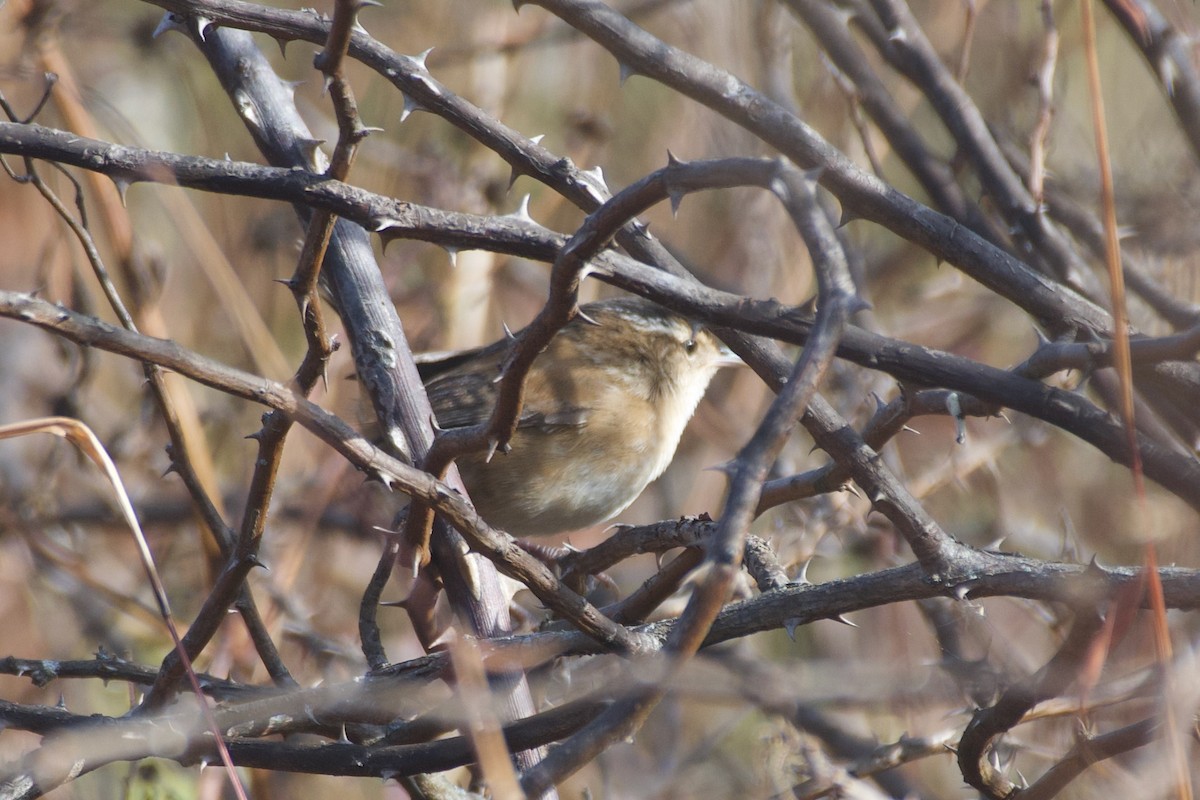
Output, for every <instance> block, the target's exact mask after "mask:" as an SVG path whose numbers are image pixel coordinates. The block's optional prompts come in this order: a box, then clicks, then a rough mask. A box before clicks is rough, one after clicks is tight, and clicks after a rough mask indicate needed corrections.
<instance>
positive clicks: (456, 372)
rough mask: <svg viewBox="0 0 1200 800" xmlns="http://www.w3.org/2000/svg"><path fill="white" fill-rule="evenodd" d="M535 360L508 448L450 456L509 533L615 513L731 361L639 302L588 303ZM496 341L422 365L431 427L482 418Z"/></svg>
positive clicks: (667, 452)
mask: <svg viewBox="0 0 1200 800" xmlns="http://www.w3.org/2000/svg"><path fill="white" fill-rule="evenodd" d="M581 311H582V314H581V315H580V316H577V317H575V319H574V320H572V321H571V322H570V323H569V324H568V325H567V326H566V327H564V328H563V329H562V330H561V331H559V333H558V334H557V335H556V336H555V337H554V338H553V339H552V340H551V342H550V344H549V345H548V346H547V348H546V349H545V350H544V351H543V352H542V353H541V354H540V355H539V356H538V357H537V359H536V360H535V361H534V363H533V366H532V368H531V369H530V372H529V377H528V379H527V381H526V384H525V406H524V410H523V411H522V414H521V419H520V422H519V423H518V428H517V432H516V435H515V436H514V437H513V439H512V441H511V442H510V443H509V444H510V448H511V449H510V450H509V451H508V452H498V453H496V454H495V455H494V456H493V457H492V459H491V460H490V461H487V460H486V459H485V457H484V456H483V455H482V454H480V455H475V456H471V457H467V458H462V459H459V461H458V467H459V471H460V472H461V473H462V478H463V482H464V483H466V486H467V491H468V492H469V493H470V495H471V499H472V500H473V501H474V502H475V507H476V508H477V509H478V510H479V513H480V514H481V515H482V516H483V518H484V519H485V520H487V522H488V523H489V524H491V525H493V526H496V527H498V528H501V529H503V530H506V531H508V532H510V533H512V534H514V535H516V536H544V535H550V534H554V533H561V532H564V531H572V530H578V529H580V528H586V527H588V526H589V525H595V524H596V523H599V522H603V521H604V520H607V519H610V518H612V517H613V516H615V515H616V514H619V513H620V512H621V511H623V510H624V509H625V508H626V507H628V506H629V504H630V503H632V502H633V501H634V500H635V499H636V498H637V496H638V495H639V494H641V492H642V490H643V489H645V488H646V485H647V484H648V483H650V481H652V480H654V479H655V478H657V477H658V476H659V475H661V474H662V473H663V471H664V470H665V469H666V468H667V465H668V464H670V462H671V459H672V457H674V455H675V448H676V446H677V445H678V444H679V437H680V435H681V434H682V433H683V428H684V426H685V425H686V424H687V422H688V420H689V419H691V417H692V414H693V413H694V412H695V410H696V406H697V405H698V404H699V402H700V398H701V397H702V396H703V395H704V391H705V389H706V388H707V387H708V384H709V381H710V380H712V377H713V375H714V374H715V373H716V371H717V369H718V368H719V367H721V366H726V365H731V364H740V363H741V362H740V361H738V360H737V359H736V357H735V356H732V355H731V354H728V353H727V351H724V350H723V348H722V347H721V345H720V344H719V342H718V341H717V339H716V338H715V337H714V336H713V335H712V334H711V333H709V332H707V331H705V330H704V329H702V328H701V327H700V326H698V325H697V324H696V323H694V322H691V321H690V320H687V319H685V318H683V317H681V316H679V315H677V314H674V313H672V312H670V311H667V310H665V309H663V308H661V307H660V306H657V305H655V304H653V303H651V302H649V301H647V300H643V299H641V298H634V297H630V298H622V299H617V300H604V301H601V302H598V303H590V304H588V305H585V306H583V307H582V309H581ZM511 345H512V340H511V339H503V340H501V341H499V342H495V343H494V344H491V345H489V346H487V347H484V348H481V349H479V350H474V351H470V352H468V353H465V354H458V355H456V356H454V357H451V358H450V359H446V360H444V361H441V362H436V363H434V364H429V365H425V366H424V367H423V370H422V372H423V376H427V375H428V373H429V372H430V370H431V369H432V370H437V369H439V368H440V369H442V370H444V371H442V372H438V373H437V374H434V375H432V377H425V380H426V384H425V386H426V389H427V390H428V391H429V399H430V401H431V402H432V404H433V410H434V414H435V415H436V416H437V420H438V424H439V425H440V426H441V427H442V428H444V429H450V428H458V427H466V426H469V425H477V424H479V423H481V422H483V421H485V420H486V419H487V418H488V416H489V415H490V414H491V412H492V407H493V405H494V403H495V399H496V391H497V384H496V377H497V376H498V375H499V370H500V366H501V364H502V363H503V361H504V357H505V355H506V353H507V352H508V349H509V347H511Z"/></svg>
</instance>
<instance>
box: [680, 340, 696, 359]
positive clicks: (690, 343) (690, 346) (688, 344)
mask: <svg viewBox="0 0 1200 800" xmlns="http://www.w3.org/2000/svg"><path fill="white" fill-rule="evenodd" d="M696 347H697V344H696V340H695V339H688V340H687V341H685V342H684V343H683V349H684V350H686V351H687V353H688V355H691V354H692V353H694V352H696Z"/></svg>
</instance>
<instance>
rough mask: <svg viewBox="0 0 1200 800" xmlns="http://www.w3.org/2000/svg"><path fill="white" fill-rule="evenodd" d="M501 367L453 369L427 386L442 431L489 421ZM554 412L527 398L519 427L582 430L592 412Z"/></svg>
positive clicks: (558, 406)
mask: <svg viewBox="0 0 1200 800" xmlns="http://www.w3.org/2000/svg"><path fill="white" fill-rule="evenodd" d="M497 375H499V365H498V364H497V370H496V371H495V372H493V371H491V370H486V371H482V372H481V371H463V370H451V371H450V372H447V373H445V374H443V375H439V376H438V377H436V378H434V379H433V380H431V381H430V382H429V383H428V384H427V385H426V387H425V388H426V390H427V391H428V392H429V402H430V403H431V404H432V405H433V413H434V416H436V417H437V421H438V425H440V426H441V427H442V428H443V429H446V430H449V429H451V428H466V427H469V426H471V425H479V424H480V423H483V422H486V421H487V419H488V417H489V416H490V415H491V413H492V408H493V407H494V406H495V405H496V393H497V390H498V388H499V384H498V383H496V380H495V379H496V376H497ZM554 405H555V406H556V407H555V408H554V409H552V410H551V409H547V408H539V407H538V406H539V404H538V403H537V402H536V401H535V400H533V399H532V398H527V400H526V404H525V408H524V409H523V410H522V412H521V419H520V420H519V421H518V423H517V427H518V428H530V429H536V430H539V431H541V432H543V433H548V432H550V431H554V430H559V429H562V428H582V427H583V426H585V425H587V422H588V413H589V411H590V409H588V408H585V407H578V406H564V405H561V404H559V403H555V404H554Z"/></svg>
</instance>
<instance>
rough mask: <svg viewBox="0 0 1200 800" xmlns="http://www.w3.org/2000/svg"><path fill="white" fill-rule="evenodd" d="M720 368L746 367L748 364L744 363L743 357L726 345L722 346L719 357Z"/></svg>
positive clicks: (718, 364)
mask: <svg viewBox="0 0 1200 800" xmlns="http://www.w3.org/2000/svg"><path fill="white" fill-rule="evenodd" d="M717 366H718V367H744V366H746V362H745V361H742V359H741V356H739V355H738V354H737V353H735V352H733V351H732V350H730V349H729V347H728V346H726V345H721V349H720V351H719V354H718V355H717Z"/></svg>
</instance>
